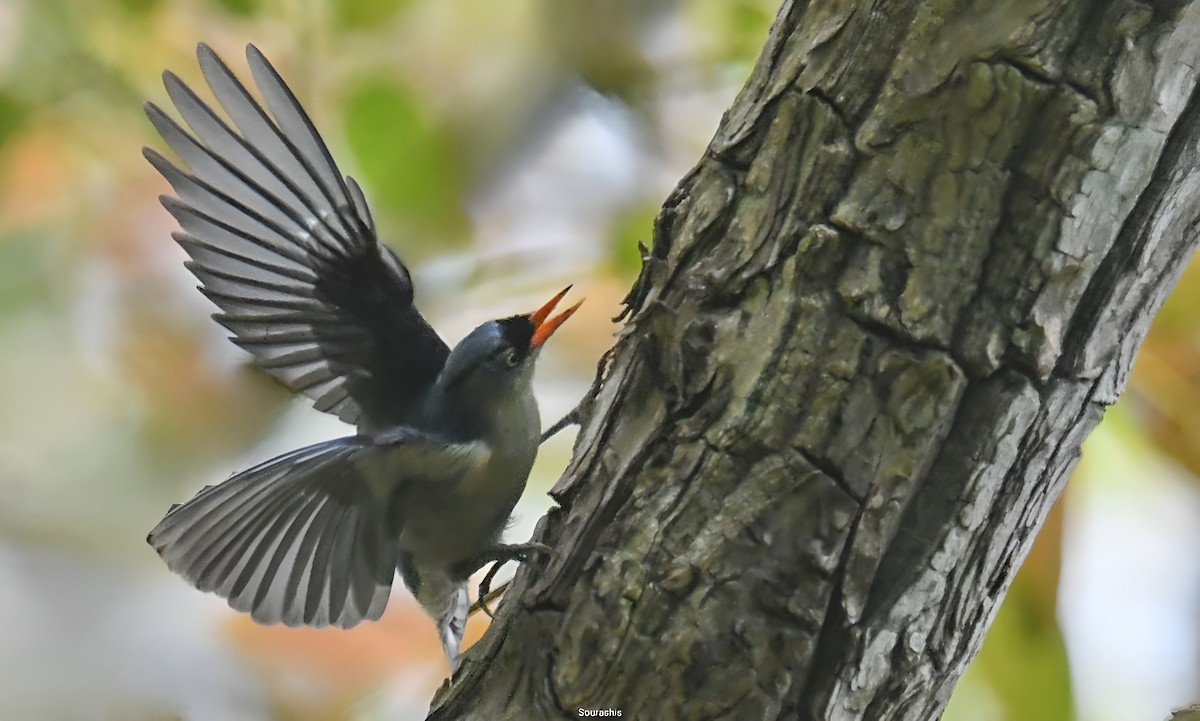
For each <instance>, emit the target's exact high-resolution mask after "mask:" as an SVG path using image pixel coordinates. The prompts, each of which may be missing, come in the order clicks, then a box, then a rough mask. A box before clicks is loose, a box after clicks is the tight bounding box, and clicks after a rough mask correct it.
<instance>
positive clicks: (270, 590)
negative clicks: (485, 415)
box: [146, 427, 489, 628]
mask: <svg viewBox="0 0 1200 721" xmlns="http://www.w3.org/2000/svg"><path fill="white" fill-rule="evenodd" d="M488 454H489V450H488V448H487V447H486V446H485V445H484V444H482V443H481V442H472V443H450V442H446V441H444V440H441V439H438V438H436V437H433V436H429V435H427V434H424V433H422V432H420V431H416V430H413V429H411V428H404V427H401V428H392V429H389V431H388V432H387V433H386V434H383V435H379V436H374V437H371V436H362V435H360V436H351V437H348V438H339V439H336V440H332V441H326V442H324V443H318V444H316V445H313V446H309V447H307V448H301V449H300V450H298V451H293V452H291V453H288V454H285V455H282V456H279V457H278V458H275V459H272V460H270V461H267V462H266V463H263V464H261V465H259V466H256V467H254V468H251V469H250V470H248V471H245V472H243V473H239V474H238V475H236V476H234V477H233V478H230V479H229V480H227V481H225V482H224V483H220V484H218V485H215V486H208V487H206V488H204V489H203V490H201V491H200V492H199V493H198V494H196V496H195V497H194V498H192V499H191V500H190V501H188V502H186V503H184V504H182V505H178V506H175V507H173V508H172V509H171V510H170V511H169V512H168V513H167V515H166V517H164V518H163V519H162V520H161V521H159V523H158V525H157V526H155V527H154V529H153V530H152V531H150V535H149V536H147V537H146V540H147V542H148V543H150V545H151V546H153V547H154V548H155V550H157V551H158V553H159V555H161V556H162V558H163V560H165V561H166V562H167V566H168V567H169V568H170V569H171V570H172V571H174V572H176V573H178V574H179V575H181V576H183V577H184V578H185V579H187V581H188V582H190V583H191V584H192V585H194V586H195V587H196V588H198V589H200V590H201V591H210V592H212V593H215V594H217V595H219V596H221V597H222V598H224V599H226V600H227V601H228V602H229V605H230V606H232V607H233V608H235V609H237V610H239V611H243V612H247V613H250V614H251V616H252V617H253V618H254V620H256V621H258V622H259V623H264V624H271V623H281V622H282V623H285V624H287V625H289V626H301V625H303V626H339V627H341V628H350V627H352V626H355V625H357V624H358V623H359V622H360V621H363V620H372V621H373V620H376V619H378V618H379V617H380V616H381V615H382V614H383V610H384V607H385V606H386V605H387V600H388V594H389V592H390V590H391V587H392V578H393V576H394V575H395V572H396V562H397V559H398V553H399V552H398V550H397V546H396V544H397V540H396V539H397V535H398V533H397V529H396V528H393V527H392V525H391V523H392V519H389V518H388V505H389V504H388V498H387V497H388V496H389V495H392V494H394V493H395V492H396V490H397V488H398V486H397V484H400V483H405V482H407V481H409V480H412V481H419V480H436V479H430V478H429V477H428V476H429V474H430V473H431V472H432V473H435V474H438V476H439V477H445V478H450V477H459V476H461V475H463V474H465V473H467V472H469V470H470V469H471V468H472V467H475V466H478V465H479V464H482V463H485V462H486V461H487V458H488Z"/></svg>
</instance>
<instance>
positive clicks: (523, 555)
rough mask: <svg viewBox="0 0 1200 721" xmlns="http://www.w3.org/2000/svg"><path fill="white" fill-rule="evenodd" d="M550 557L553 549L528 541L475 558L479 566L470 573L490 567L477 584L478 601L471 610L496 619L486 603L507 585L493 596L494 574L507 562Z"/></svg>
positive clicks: (502, 546)
mask: <svg viewBox="0 0 1200 721" xmlns="http://www.w3.org/2000/svg"><path fill="white" fill-rule="evenodd" d="M552 555H554V549H552V548H550V547H549V546H547V545H546V544H544V543H539V542H537V541H530V542H529V543H514V544H509V545H501V546H496V547H495V548H493V549H491V550H490V551H487V552H485V553H482V554H480V555H479V556H477V557H476V558H475V559H473V560H479V565H478V566H476V567H475V569H472V572H474V570H476V569H479V568H482V567H483V566H484V565H486V564H487V563H488V562H491V564H492V567H491V568H489V569H488V572H487V573H485V574H484V576H483V579H482V580H480V582H479V593H478V595H477V599H478V600H477V601H475V606H474V607H473V609H472V610H479V611H483V612H484V613H485V614H487V617H488V618H495V617H496V616H495V614H494V613H492V609H491V608H490V607H489V606H488V603H490V602H491V601H493V600H495V598H496V597H498V596H499V595H500V594H501V593H503V592H504V590H505V589H506V588H508V585H509V584H508V583H505V584H504V585H503V586H501V587H500V588H498V589H496V591H495V594H494V595H493V592H492V581H493V580H495V578H496V573H497V572H498V571H499V570H500V567H501V566H503V565H504V564H505V563H508V562H509V561H521V562H524V561H527V560H529V557H530V556H552Z"/></svg>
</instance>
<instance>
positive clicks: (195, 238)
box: [143, 43, 582, 670]
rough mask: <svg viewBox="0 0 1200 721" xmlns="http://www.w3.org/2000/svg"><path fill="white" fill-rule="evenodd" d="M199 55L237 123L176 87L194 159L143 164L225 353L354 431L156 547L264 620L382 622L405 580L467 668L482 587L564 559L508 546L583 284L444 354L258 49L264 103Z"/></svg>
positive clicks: (393, 261)
mask: <svg viewBox="0 0 1200 721" xmlns="http://www.w3.org/2000/svg"><path fill="white" fill-rule="evenodd" d="M196 55H197V59H198V61H199V65H200V69H201V71H202V74H203V77H204V80H205V82H206V84H207V85H208V87H209V89H210V90H211V91H212V95H213V97H214V98H215V99H216V104H217V106H218V107H220V108H221V109H222V110H223V111H224V115H225V117H222V116H221V115H220V114H218V112H217V111H216V110H214V108H213V106H212V105H210V104H209V103H206V102H205V101H204V100H202V99H201V98H200V97H199V96H198V95H197V94H196V93H195V92H194V91H193V90H192V89H191V88H190V87H189V86H188V85H187V84H185V83H184V82H183V81H181V80H180V79H179V78H178V77H177V76H176V75H175V74H173V73H172V72H170V71H166V72H164V73H163V83H164V85H165V87H166V91H167V95H168V97H169V98H170V100H171V103H172V104H173V105H174V106H175V109H176V110H177V111H178V114H179V116H180V117H181V118H182V120H183V124H180V123H179V122H177V121H175V120H174V119H172V117H171V116H170V115H168V114H167V113H166V112H165V111H163V110H162V109H161V108H160V107H159V106H157V105H155V104H154V103H153V102H147V103H146V104H145V111H146V114H147V117H148V118H149V120H150V122H151V124H152V125H153V126H154V128H155V130H157V132H158V134H159V135H160V136H161V137H162V139H163V141H164V142H165V143H166V145H167V146H168V147H169V148H170V149H171V150H172V151H173V152H174V154H175V155H176V156H178V158H179V160H180V161H181V163H180V164H178V165H177V164H175V163H174V162H172V161H170V160H168V159H167V158H166V157H165V156H163V155H162V154H161V153H159V152H158V151H156V150H154V149H152V148H149V147H147V148H144V149H143V155H144V156H145V157H146V159H147V160H148V161H149V162H150V164H151V165H152V166H153V167H154V168H155V169H156V170H157V171H158V172H159V173H160V174H161V175H162V176H163V177H164V178H165V179H166V181H167V182H168V183H169V184H170V186H171V188H172V189H173V191H174V194H173V195H172V194H164V195H162V196H160V201H161V202H162V205H163V207H164V208H165V209H166V210H167V211H168V212H169V213H170V214H171V215H172V216H174V218H175V219H176V221H177V222H178V223H179V227H180V229H179V230H178V231H176V232H174V233H172V237H173V238H174V240H175V241H176V242H177V243H178V244H179V245H180V246H181V247H182V248H183V250H184V252H185V253H186V254H187V256H188V258H189V259H188V260H187V261H186V262H185V266H186V267H187V268H188V269H189V270H190V271H191V273H192V274H193V275H194V276H195V277H196V278H197V279H198V280H199V282H200V285H199V286H197V288H198V289H199V290H200V292H201V293H203V294H204V295H205V296H206V297H207V298H208V299H209V300H210V301H212V302H213V303H214V304H215V305H216V306H217V308H218V309H219V312H217V313H214V314H213V316H212V317H213V319H214V320H216V321H217V322H218V323H220V324H221V325H222V326H224V327H225V328H226V329H227V330H228V331H230V333H231V334H232V335H231V336H230V340H232V342H233V343H235V344H236V345H238V346H240V347H241V348H243V349H244V350H246V351H248V352H249V354H250V356H251V357H252V359H253V361H254V362H255V363H256V364H257V365H258V366H259V367H260V368H261V369H263V370H265V371H266V372H267V373H268V374H270V375H271V376H273V377H274V378H275V379H277V380H278V381H279V382H281V383H282V384H283V385H284V386H286V387H287V388H288V389H289V390H291V391H292V392H294V393H297V394H302V395H304V396H307V397H308V398H309V399H311V400H312V401H313V405H314V408H316V409H317V410H318V411H324V412H327V413H330V414H333V415H335V416H337V417H338V418H340V419H341V420H342V421H345V422H346V423H348V424H351V425H353V426H355V430H356V433H355V434H354V435H351V436H346V437H342V438H336V439H333V440H329V441H325V442H321V443H316V444H314V445H310V446H307V447H305V448H301V449H299V450H295V451H292V452H290V453H285V454H284V455H281V456H279V457H277V458H272V459H270V460H268V461H266V462H264V463H261V464H259V465H257V466H254V467H253V468H250V469H249V470H247V471H243V472H241V473H238V474H235V475H233V476H232V477H230V478H229V479H227V480H225V481H223V482H221V483H218V484H216V485H211V486H206V487H205V488H203V489H201V490H200V491H199V493H197V494H196V495H195V496H194V497H193V498H192V499H191V500H188V501H187V502H185V503H182V504H176V505H174V506H172V507H171V508H170V509H169V510H168V512H167V514H166V516H164V517H163V518H162V520H161V521H159V523H158V524H157V525H156V526H155V527H154V528H153V529H152V530H151V531H150V533H149V535H148V536H147V542H148V543H149V544H150V545H151V546H152V547H153V548H154V549H155V550H156V551H157V552H158V554H159V555H160V556H161V558H162V559H163V560H164V561H165V562H166V564H167V567H168V568H169V569H170V570H171V571H173V572H174V573H176V574H178V575H180V576H182V577H183V578H184V579H185V580H186V581H187V582H189V583H190V584H191V585H193V586H195V587H196V588H197V589H199V590H201V591H207V592H212V593H215V594H217V595H218V596H220V597H222V598H224V599H225V600H226V601H227V602H228V604H229V605H230V606H231V607H232V608H234V609H235V610H238V611H242V612H246V613H249V614H250V616H251V617H252V618H253V619H254V620H255V621H257V622H259V623H262V624H276V623H283V624H286V625H288V626H311V627H324V626H335V627H340V628H351V627H353V626H355V625H357V624H359V623H360V622H363V621H368V620H370V621H374V620H378V619H379V618H380V616H381V615H382V614H383V611H384V608H385V606H386V604H387V602H388V598H389V596H390V593H391V588H392V583H393V580H394V577H395V576H396V574H397V572H399V575H400V577H401V579H402V580H403V582H404V584H405V585H406V586H407V587H408V589H409V590H410V591H411V592H412V594H413V595H414V596H415V598H416V599H417V601H418V602H419V603H420V605H421V606H422V607H423V609H424V610H425V611H426V613H428V614H429V615H430V616H431V617H432V618H433V620H434V622H435V625H436V627H437V631H438V634H439V638H440V640H441V644H442V648H443V650H444V651H445V654H446V657H447V658H448V659H449V662H450V665H451V669H452V670H454V669H457V666H458V663H459V651H460V647H461V643H462V637H463V632H464V630H465V625H466V618H467V614H468V609H469V608H470V604H469V596H468V590H467V581H468V578H469V577H470V576H471V574H472V573H474V572H475V571H477V570H479V569H481V568H482V567H483V566H485V565H487V564H488V563H498V562H505V561H509V560H517V561H522V560H526V559H527V558H528V557H530V556H531V555H535V554H542V553H546V552H548V551H549V549H548V548H547V547H546V546H544V545H542V544H540V543H524V544H509V545H506V544H503V543H501V536H502V534H503V531H504V529H505V527H506V525H507V523H508V521H509V517H510V516H511V514H512V509H513V506H514V505H515V504H516V502H517V500H518V498H519V497H520V496H521V494H522V492H523V491H524V488H525V483H526V479H527V478H528V476H529V471H530V468H531V467H532V465H533V461H534V458H535V456H536V455H537V449H538V445H539V436H540V434H539V431H540V417H539V414H538V406H537V403H536V401H535V399H534V395H533V386H532V379H533V372H534V365H535V361H536V360H537V358H538V355H539V352H540V351H541V349H542V347H543V344H544V343H545V342H546V341H547V340H548V339H549V338H550V337H551V336H552V335H553V334H554V333H555V331H556V330H557V329H558V328H559V327H560V326H561V325H562V324H563V323H564V322H565V321H566V320H567V319H568V318H570V317H571V315H572V314H573V313H575V311H576V310H577V309H578V308H579V306H580V304H581V303H582V301H580V302H579V303H576V304H575V305H573V306H571V307H569V308H567V309H566V310H563V311H562V312H560V313H558V314H557V315H552V314H553V313H554V311H555V309H556V308H557V306H558V304H559V302H560V301H561V300H562V298H563V297H564V296H565V295H566V294H567V292H568V291H569V290H570V286H568V287H567V288H565V289H563V290H562V291H561V292H559V293H557V294H556V295H555V296H554V297H553V298H551V299H550V300H549V301H548V302H546V303H545V304H544V305H542V306H541V307H540V308H538V309H537V310H535V311H533V312H531V313H526V314H522V315H515V316H511V317H506V318H500V319H496V320H489V321H487V322H485V323H483V324H481V325H480V326H479V327H477V328H475V329H474V330H472V331H471V332H470V333H469V334H467V335H466V337H464V338H463V339H462V340H461V341H460V342H459V343H458V344H457V345H456V346H454V348H453V349H451V348H449V347H448V346H447V344H446V343H445V342H444V341H443V340H442V339H441V337H440V336H439V335H438V334H437V332H435V331H434V329H433V328H432V327H431V326H430V325H429V323H428V322H427V321H426V320H425V318H424V317H423V316H422V315H421V313H420V312H419V311H418V310H417V309H416V307H415V306H414V303H413V282H412V276H411V274H410V273H409V270H408V268H407V267H406V266H405V265H404V263H403V262H401V261H400V259H399V258H398V257H397V256H396V254H395V253H394V252H393V251H392V250H391V249H390V248H389V247H388V246H387V245H386V244H384V243H381V242H380V240H379V238H378V236H377V234H376V229H375V221H374V219H373V217H372V215H371V211H370V209H369V208H368V206H367V202H366V198H365V196H364V194H363V191H362V189H361V188H360V186H359V185H358V183H356V182H355V181H354V179H353V178H351V177H349V176H344V175H342V173H341V171H340V170H338V167H337V165H336V164H335V163H334V160H333V158H332V156H331V155H330V152H329V150H328V148H327V147H326V144H325V142H324V140H322V138H321V135H320V133H319V132H318V131H317V129H316V127H315V126H314V124H313V123H312V121H311V120H310V118H309V116H308V114H307V113H306V112H305V111H304V109H303V108H302V107H301V105H300V103H299V102H298V101H297V100H296V97H295V95H294V94H293V93H292V91H291V90H290V89H289V87H288V86H287V84H286V83H285V82H284V80H283V78H282V77H281V76H280V74H279V73H278V72H277V71H276V70H275V68H274V67H273V66H272V65H271V63H270V62H269V61H268V60H267V58H266V57H265V56H264V55H263V53H262V52H261V51H260V50H259V49H258V48H257V47H255V46H254V45H253V44H251V45H247V47H246V61H247V64H248V67H249V70H250V74H251V77H252V80H253V82H254V85H255V86H256V87H257V90H258V94H259V95H260V96H261V98H262V101H261V102H260V101H258V100H256V99H255V98H254V96H253V95H252V94H251V93H250V92H249V90H247V87H246V86H245V85H244V84H243V83H242V82H241V81H240V80H239V79H238V77H237V76H236V75H235V74H234V73H233V72H232V71H231V70H230V69H229V66H228V65H227V64H226V63H225V62H224V61H223V60H222V59H221V58H220V57H219V56H218V54H217V53H216V52H215V51H213V49H212V48H210V47H209V46H208V45H206V44H203V43H201V44H200V45H198V47H197V52H196Z"/></svg>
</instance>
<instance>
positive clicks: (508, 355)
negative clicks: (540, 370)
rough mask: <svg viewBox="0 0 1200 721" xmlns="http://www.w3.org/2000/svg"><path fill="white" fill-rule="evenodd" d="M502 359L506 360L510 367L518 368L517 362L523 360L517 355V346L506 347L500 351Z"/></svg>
mask: <svg viewBox="0 0 1200 721" xmlns="http://www.w3.org/2000/svg"><path fill="white" fill-rule="evenodd" d="M500 360H502V361H504V365H506V366H508V367H509V368H516V367H517V364H518V363H520V362H521V359H520V358H518V357H517V350H516V349H515V348H505V349H504V350H502V351H500Z"/></svg>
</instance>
